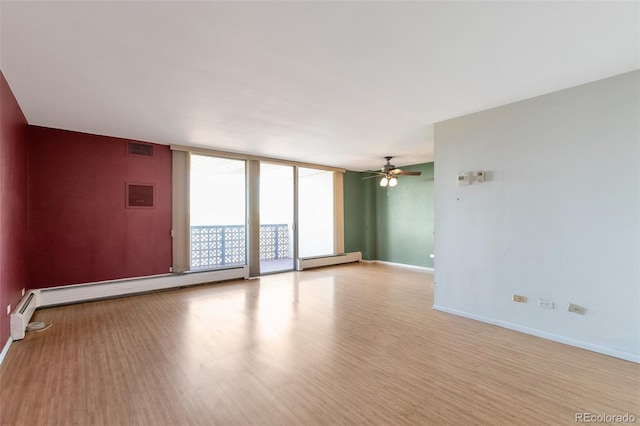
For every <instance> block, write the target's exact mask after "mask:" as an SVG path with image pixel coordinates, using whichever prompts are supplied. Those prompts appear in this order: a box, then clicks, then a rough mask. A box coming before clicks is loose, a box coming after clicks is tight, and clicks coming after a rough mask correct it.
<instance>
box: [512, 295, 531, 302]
mask: <svg viewBox="0 0 640 426" xmlns="http://www.w3.org/2000/svg"><path fill="white" fill-rule="evenodd" d="M512 300H513V301H514V302H518V303H527V296H521V295H519V294H514V295H513V296H512Z"/></svg>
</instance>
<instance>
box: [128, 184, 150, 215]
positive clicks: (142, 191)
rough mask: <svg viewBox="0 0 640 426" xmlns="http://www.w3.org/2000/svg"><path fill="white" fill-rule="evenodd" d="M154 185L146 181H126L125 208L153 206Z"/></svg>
mask: <svg viewBox="0 0 640 426" xmlns="http://www.w3.org/2000/svg"><path fill="white" fill-rule="evenodd" d="M155 192H156V186H155V185H153V184H148V183H127V208H138V209H139V208H143V209H144V208H147V209H149V208H153V207H155V198H156V197H155V195H156V194H155Z"/></svg>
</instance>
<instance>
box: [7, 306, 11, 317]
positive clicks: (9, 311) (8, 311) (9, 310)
mask: <svg viewBox="0 0 640 426" xmlns="http://www.w3.org/2000/svg"><path fill="white" fill-rule="evenodd" d="M10 313H11V305H7V315H9V314H10Z"/></svg>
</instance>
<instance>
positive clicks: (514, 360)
mask: <svg viewBox="0 0 640 426" xmlns="http://www.w3.org/2000/svg"><path fill="white" fill-rule="evenodd" d="M432 287H433V280H432V276H431V275H430V274H429V273H426V272H422V271H417V270H410V269H403V268H397V267H391V266H386V265H379V264H378V265H376V264H353V265H344V266H338V267H332V268H322V269H317V270H310V271H305V272H302V273H298V272H289V273H284V274H279V275H270V276H265V277H262V278H259V279H254V280H248V281H237V282H229V283H222V284H213V285H206V286H196V287H191V288H186V289H180V290H173V291H165V292H160V293H154V294H146V295H140V296H134V297H127V298H121V299H112V300H104V301H97V302H90V303H83V304H78V305H72V306H63V307H56V308H49V309H42V310H39V311H37V312H36V315H35V316H34V318H33V320H35V321H45V322H51V323H53V326H52V327H51V328H50V329H48V330H46V331H43V332H40V333H28V334H27V336H26V338H25V339H24V340H22V341H19V342H14V344H13V345H12V346H11V348H10V350H9V352H8V353H7V356H6V358H5V360H4V362H3V364H2V366H1V367H0V410H1V411H0V423H1V424H3V425H28V426H31V425H49V424H56V425H66V424H76V425H316V424H318V425H335V424H375V425H395V424H414V425H430V424H434V425H435V424H443V425H476V424H477V425H501V424H502V425H527V424H531V425H544V424H548V425H562V424H567V425H569V424H575V413H577V412H580V413H581V412H590V413H593V414H599V415H601V414H610V415H615V414H625V413H632V414H633V415H635V417H636V418H637V419H638V420H637V422H639V423H640V392H639V378H640V365H637V364H634V363H631V362H627V361H622V360H619V359H615V358H611V357H608V356H604V355H600V354H596V353H592V352H588V351H585V350H582V349H577V348H574V347H570V346H565V345H562V344H559V343H554V342H550V341H547V340H543V339H540V338H536V337H533V336H529V335H525V334H521V333H517V332H514V331H510V330H506V329H502V328H499V327H495V326H491V325H487V324H483V323H480V322H475V321H472V320H469V319H465V318H460V317H456V316H452V315H449V314H445V313H442V312H438V311H434V310H432V309H431V306H432V304H433V300H432V297H433V295H432V294H433V289H432Z"/></svg>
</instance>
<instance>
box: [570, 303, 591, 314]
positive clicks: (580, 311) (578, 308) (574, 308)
mask: <svg viewBox="0 0 640 426" xmlns="http://www.w3.org/2000/svg"><path fill="white" fill-rule="evenodd" d="M567 311H569V312H573V313H574V314H580V315H584V313H585V312H586V311H587V309H586V308H583V307H582V306H578V305H574V304H573V303H569V306H567Z"/></svg>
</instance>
